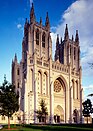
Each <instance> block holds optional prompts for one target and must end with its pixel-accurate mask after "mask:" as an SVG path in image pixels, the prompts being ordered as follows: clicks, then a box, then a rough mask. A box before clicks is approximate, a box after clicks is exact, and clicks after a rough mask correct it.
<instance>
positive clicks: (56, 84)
mask: <svg viewBox="0 0 93 131" xmlns="http://www.w3.org/2000/svg"><path fill="white" fill-rule="evenodd" d="M61 87H62V86H61V83H60V81H59V80H55V82H54V92H60V91H61Z"/></svg>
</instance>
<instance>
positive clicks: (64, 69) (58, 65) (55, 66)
mask: <svg viewBox="0 0 93 131" xmlns="http://www.w3.org/2000/svg"><path fill="white" fill-rule="evenodd" d="M52 68H53V69H55V70H59V71H62V72H66V73H68V66H67V65H63V64H61V63H56V62H53V63H52Z"/></svg>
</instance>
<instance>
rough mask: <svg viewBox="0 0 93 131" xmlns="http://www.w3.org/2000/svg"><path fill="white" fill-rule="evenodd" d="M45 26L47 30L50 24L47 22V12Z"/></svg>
mask: <svg viewBox="0 0 93 131" xmlns="http://www.w3.org/2000/svg"><path fill="white" fill-rule="evenodd" d="M45 26H46V27H47V28H50V22H49V17H48V12H47V15H46V22H45Z"/></svg>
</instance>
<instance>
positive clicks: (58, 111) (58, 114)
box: [54, 105, 64, 123]
mask: <svg viewBox="0 0 93 131" xmlns="http://www.w3.org/2000/svg"><path fill="white" fill-rule="evenodd" d="M54 121H55V123H60V122H64V109H63V108H62V107H61V106H60V105H57V106H56V108H55V109H54Z"/></svg>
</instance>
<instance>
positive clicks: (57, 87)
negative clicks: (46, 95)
mask: <svg viewBox="0 0 93 131" xmlns="http://www.w3.org/2000/svg"><path fill="white" fill-rule="evenodd" d="M66 89H67V83H66V80H65V78H64V77H63V76H59V77H57V78H56V79H55V81H54V106H55V107H56V108H55V110H54V121H55V123H63V122H66V117H67V115H66V113H67V111H66V110H67V106H66V96H67V95H66Z"/></svg>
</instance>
